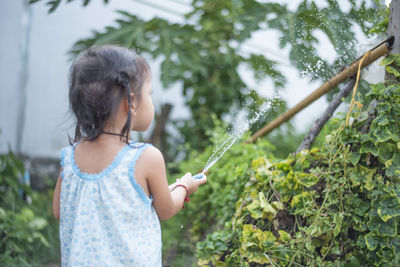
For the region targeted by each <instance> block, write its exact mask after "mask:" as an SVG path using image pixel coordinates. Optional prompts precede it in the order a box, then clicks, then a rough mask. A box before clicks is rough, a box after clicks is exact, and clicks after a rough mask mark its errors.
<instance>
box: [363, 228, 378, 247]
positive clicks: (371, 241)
mask: <svg viewBox="0 0 400 267" xmlns="http://www.w3.org/2000/svg"><path fill="white" fill-rule="evenodd" d="M365 244H366V245H367V248H368V249H369V250H375V249H376V248H377V246H378V244H379V238H378V236H377V235H376V234H374V233H373V232H370V233H368V234H367V235H365Z"/></svg>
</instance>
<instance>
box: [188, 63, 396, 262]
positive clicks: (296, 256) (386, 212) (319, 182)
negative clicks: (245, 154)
mask: <svg viewBox="0 0 400 267" xmlns="http://www.w3.org/2000/svg"><path fill="white" fill-rule="evenodd" d="M398 63H400V60H399V58H398V57H391V58H389V59H386V60H385V61H384V62H383V64H385V65H387V64H398ZM398 65H400V64H398ZM389 70H393V69H390V68H389ZM391 73H392V74H393V75H394V76H395V77H397V78H398V77H399V76H400V74H399V75H397V74H398V73H395V72H394V71H392V72H391ZM368 97H370V99H375V100H376V102H375V101H372V102H371V103H375V104H376V106H375V107H374V106H373V105H370V107H369V108H368V109H366V110H364V111H362V110H361V109H356V110H355V111H353V113H352V114H351V115H352V117H353V119H352V120H350V121H351V123H350V124H349V126H346V125H345V124H344V120H343V119H334V120H333V121H331V122H330V130H329V131H328V132H329V134H328V135H327V136H326V137H325V143H323V144H322V145H320V147H314V148H313V149H311V151H308V150H307V151H302V152H301V153H299V154H297V155H290V156H289V157H287V158H286V159H285V160H283V161H274V160H273V159H270V158H268V157H266V156H262V157H259V158H253V159H250V157H249V158H246V159H243V161H242V164H247V166H249V167H248V168H247V169H243V170H240V172H238V173H235V171H233V173H231V175H232V176H233V177H243V176H244V177H243V178H241V179H243V180H247V181H248V183H246V184H245V186H244V188H243V190H241V191H236V192H235V193H240V194H239V196H238V201H237V202H236V205H235V211H234V213H233V216H231V218H229V219H228V220H227V221H226V223H225V225H224V227H223V228H222V230H219V231H215V232H213V233H211V234H209V235H208V236H207V238H206V240H205V241H204V242H199V243H198V246H197V257H198V264H199V265H202V266H203V265H207V266H209V265H211V266H264V265H272V266H278V265H279V266H292V265H296V266H297V265H301V266H303V265H304V266H398V265H400V234H399V233H398V226H399V224H400V183H399V182H400V152H399V149H400V138H399V129H400V84H399V83H398V82H396V83H392V84H386V85H385V84H375V85H371V91H370V92H369V94H368ZM226 160H227V161H230V159H226ZM247 160H248V161H247ZM250 162H251V164H250ZM210 178H211V179H213V178H214V176H212V177H210ZM211 179H210V180H211ZM225 193H226V191H225ZM203 201H205V200H203ZM224 204H226V205H228V203H220V204H219V205H221V206H223V205H224ZM231 214H232V213H231ZM193 223H195V222H193Z"/></svg>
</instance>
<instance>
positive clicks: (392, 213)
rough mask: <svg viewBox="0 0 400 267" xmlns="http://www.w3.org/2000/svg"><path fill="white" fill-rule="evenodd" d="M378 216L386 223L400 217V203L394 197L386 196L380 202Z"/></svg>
mask: <svg viewBox="0 0 400 267" xmlns="http://www.w3.org/2000/svg"><path fill="white" fill-rule="evenodd" d="M378 203H379V208H378V215H379V217H381V219H382V220H383V221H384V222H387V221H388V220H389V219H391V218H393V217H397V216H399V215H400V202H399V200H398V199H397V197H396V196H394V195H385V196H383V197H382V198H381V199H380V200H379V202H378Z"/></svg>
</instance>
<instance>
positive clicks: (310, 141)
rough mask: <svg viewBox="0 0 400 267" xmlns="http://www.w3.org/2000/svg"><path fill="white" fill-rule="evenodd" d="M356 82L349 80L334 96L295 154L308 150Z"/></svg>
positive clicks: (353, 79) (352, 79)
mask: <svg viewBox="0 0 400 267" xmlns="http://www.w3.org/2000/svg"><path fill="white" fill-rule="evenodd" d="M355 82H356V79H355V77H353V78H351V80H350V81H349V82H348V83H347V85H346V86H345V87H344V88H343V89H342V90H341V91H340V92H339V93H338V94H337V95H335V97H334V99H333V100H332V101H331V103H330V104H329V106H328V108H327V109H326V110H325V112H324V113H323V114H322V116H321V117H320V118H319V119H317V121H316V122H315V123H314V125H313V126H312V127H311V130H310V131H309V132H308V134H307V136H306V137H305V138H304V140H303V142H302V143H301V144H300V146H299V148H298V149H297V151H296V153H299V152H300V151H302V150H305V149H310V147H311V146H312V144H313V143H314V141H315V138H317V136H318V134H319V133H320V131H321V129H322V127H323V126H324V125H325V123H326V122H327V121H328V120H329V119H330V118H331V117H332V115H333V113H334V112H335V110H336V109H337V107H338V106H339V105H340V104H341V103H342V98H346V97H347V96H348V94H349V93H350V92H351V90H352V89H353V87H354V84H355Z"/></svg>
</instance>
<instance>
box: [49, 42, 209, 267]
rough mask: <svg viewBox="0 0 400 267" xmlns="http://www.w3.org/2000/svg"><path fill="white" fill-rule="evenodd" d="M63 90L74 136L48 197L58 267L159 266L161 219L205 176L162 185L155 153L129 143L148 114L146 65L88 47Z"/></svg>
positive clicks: (115, 50) (124, 53) (125, 54)
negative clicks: (58, 247) (66, 89)
mask: <svg viewBox="0 0 400 267" xmlns="http://www.w3.org/2000/svg"><path fill="white" fill-rule="evenodd" d="M69 87H70V88H69V101H70V108H71V109H72V111H73V113H74V115H75V117H76V128H75V138H74V139H73V140H72V143H73V145H72V146H69V147H66V148H64V149H62V151H61V173H60V176H59V177H58V180H57V185H56V188H55V191H54V199H53V212H54V216H55V217H56V218H57V219H59V220H60V242H61V261H62V266H75V265H79V266H81V265H82V266H151V267H153V266H161V231H160V222H159V220H166V219H168V218H170V217H172V216H173V215H175V214H176V213H177V212H178V211H179V210H180V209H181V208H182V207H183V203H184V201H185V200H188V195H189V194H191V193H194V192H195V191H196V190H197V188H198V186H199V185H201V184H204V183H205V182H206V177H205V176H204V177H203V178H202V179H193V178H192V175H191V174H190V173H187V174H185V175H184V176H183V177H182V178H181V179H178V180H177V181H176V183H174V184H172V185H170V186H168V184H167V179H166V174H165V163H164V159H163V156H162V154H161V153H160V151H159V150H158V149H157V148H155V147H153V146H151V145H150V144H144V143H136V142H131V141H130V140H129V133H130V131H131V130H136V131H144V130H146V129H147V128H148V127H149V125H150V124H151V122H152V120H153V117H154V106H153V103H152V99H151V91H152V85H151V73H150V68H149V65H148V64H147V63H146V61H145V60H144V59H143V58H141V57H140V56H138V55H136V54H135V53H133V52H131V51H129V50H128V49H125V48H122V47H117V46H97V47H92V48H90V49H89V50H88V51H86V52H83V53H82V54H81V55H80V56H79V57H78V58H77V59H76V60H75V62H74V63H73V64H72V67H71V71H70V86H69Z"/></svg>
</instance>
